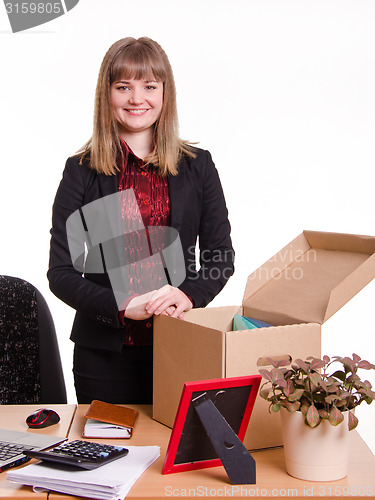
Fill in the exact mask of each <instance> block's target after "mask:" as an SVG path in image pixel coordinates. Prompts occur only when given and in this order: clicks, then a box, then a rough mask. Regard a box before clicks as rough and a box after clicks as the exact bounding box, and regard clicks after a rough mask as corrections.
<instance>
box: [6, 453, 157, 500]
mask: <svg viewBox="0 0 375 500" xmlns="http://www.w3.org/2000/svg"><path fill="white" fill-rule="evenodd" d="M127 448H128V450H129V453H128V454H127V455H126V457H123V458H119V459H118V460H114V461H113V462H110V463H108V464H106V465H103V466H102V467H98V468H97V469H93V470H83V469H81V470H78V469H77V468H74V469H72V468H71V467H69V466H61V465H55V464H54V465H51V464H47V463H45V462H44V463H43V462H40V463H37V464H31V465H28V466H27V467H24V468H21V469H18V470H12V471H9V472H8V473H7V478H8V479H9V480H10V481H13V482H16V483H21V484H25V485H28V486H33V488H34V490H35V491H40V490H53V491H58V492H60V493H67V494H70V495H77V496H82V497H88V498H98V499H103V500H123V499H124V498H125V496H126V495H127V494H128V492H129V490H130V488H131V487H132V486H133V484H134V483H135V481H136V480H137V479H138V478H139V476H140V475H141V474H142V473H143V472H144V471H145V470H146V469H147V468H148V467H149V466H150V465H151V464H152V463H153V462H155V460H156V459H157V458H158V457H159V456H160V448H159V446H127Z"/></svg>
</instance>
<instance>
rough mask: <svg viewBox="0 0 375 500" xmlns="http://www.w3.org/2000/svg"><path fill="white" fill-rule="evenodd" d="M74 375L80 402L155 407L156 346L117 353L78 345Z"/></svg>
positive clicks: (74, 358) (125, 348)
mask: <svg viewBox="0 0 375 500" xmlns="http://www.w3.org/2000/svg"><path fill="white" fill-rule="evenodd" d="M73 374H74V385H75V389H76V395H77V400H78V403H91V401H92V400H94V399H99V400H100V401H105V402H106V403H114V404H116V403H118V404H121V403H122V404H152V346H142V347H136V346H134V347H133V346H123V349H122V352H121V353H117V352H111V351H103V350H99V349H91V348H87V347H83V346H80V345H77V344H75V347H74V357H73Z"/></svg>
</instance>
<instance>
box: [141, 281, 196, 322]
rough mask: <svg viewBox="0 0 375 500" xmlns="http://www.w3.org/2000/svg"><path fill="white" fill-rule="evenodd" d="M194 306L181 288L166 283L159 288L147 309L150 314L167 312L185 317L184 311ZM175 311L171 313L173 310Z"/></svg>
mask: <svg viewBox="0 0 375 500" xmlns="http://www.w3.org/2000/svg"><path fill="white" fill-rule="evenodd" d="M192 307H193V304H192V303H191V300H190V299H189V298H188V297H187V296H186V295H185V294H184V292H182V291H181V290H180V289H179V288H175V287H174V286H171V285H165V286H163V287H162V288H160V289H159V290H157V291H156V292H155V293H154V294H153V295H152V297H151V298H150V300H149V301H148V303H147V304H146V311H147V312H148V313H150V314H155V315H156V316H158V315H159V314H165V315H168V316H171V317H172V318H180V319H183V318H184V312H186V311H189V310H190V309H191V308H192ZM172 310H173V312H172V313H171V311H172Z"/></svg>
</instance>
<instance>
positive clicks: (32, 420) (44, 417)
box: [26, 408, 60, 429]
mask: <svg viewBox="0 0 375 500" xmlns="http://www.w3.org/2000/svg"><path fill="white" fill-rule="evenodd" d="M57 422H60V417H59V416H58V414H57V413H56V412H55V411H54V410H49V409H48V408H41V409H39V410H36V411H34V413H32V414H31V415H29V416H28V417H27V419H26V423H27V425H28V426H29V427H30V428H32V429H42V428H43V427H48V426H50V425H54V424H57Z"/></svg>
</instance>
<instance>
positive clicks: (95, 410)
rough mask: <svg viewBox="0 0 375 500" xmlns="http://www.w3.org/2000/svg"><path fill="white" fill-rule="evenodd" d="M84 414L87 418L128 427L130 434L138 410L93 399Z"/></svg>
mask: <svg viewBox="0 0 375 500" xmlns="http://www.w3.org/2000/svg"><path fill="white" fill-rule="evenodd" d="M84 416H85V417H86V418H87V419H91V420H97V421H99V422H105V423H107V424H111V425H113V426H120V427H126V428H127V429H129V432H130V436H131V434H132V431H133V429H134V426H135V424H136V422H137V419H138V416H139V412H138V411H137V410H133V409H132V408H127V407H126V406H119V405H115V404H111V403H104V402H103V401H98V400H97V399H94V401H92V403H91V404H90V406H89V407H88V409H87V411H86V413H85V415H84ZM130 436H129V437H130ZM98 437H99V436H98ZM108 437H112V436H108Z"/></svg>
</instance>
